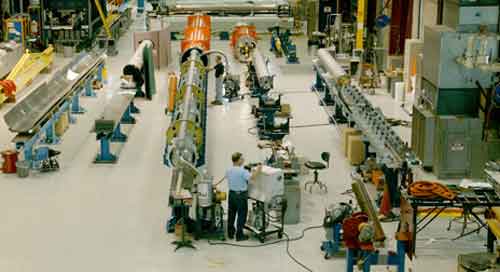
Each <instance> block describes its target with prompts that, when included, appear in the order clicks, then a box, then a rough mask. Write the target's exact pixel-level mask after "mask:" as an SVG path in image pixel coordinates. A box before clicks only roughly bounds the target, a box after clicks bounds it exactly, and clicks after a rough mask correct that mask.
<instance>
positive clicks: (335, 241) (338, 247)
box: [321, 223, 344, 259]
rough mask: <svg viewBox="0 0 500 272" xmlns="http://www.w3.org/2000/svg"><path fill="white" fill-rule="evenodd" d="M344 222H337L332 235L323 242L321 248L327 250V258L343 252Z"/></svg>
mask: <svg viewBox="0 0 500 272" xmlns="http://www.w3.org/2000/svg"><path fill="white" fill-rule="evenodd" d="M341 230H342V224H340V223H337V224H334V225H333V226H332V237H330V240H328V241H324V242H323V243H322V244H321V250H322V251H324V252H325V259H328V258H330V257H332V256H335V255H339V253H343V252H344V249H343V248H342V234H341Z"/></svg>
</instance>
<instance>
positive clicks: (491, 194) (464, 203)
mask: <svg viewBox="0 0 500 272" xmlns="http://www.w3.org/2000/svg"><path fill="white" fill-rule="evenodd" d="M401 195H402V197H403V198H404V200H406V201H407V202H408V203H409V205H410V206H411V208H412V211H411V212H412V215H413V218H412V222H411V224H412V226H411V227H410V229H411V230H413V231H412V234H413V239H412V241H413V247H412V248H411V249H410V250H412V253H415V249H416V241H417V234H418V233H420V232H421V231H422V230H424V229H425V228H426V227H427V226H429V224H431V223H432V222H433V221H434V220H435V219H436V218H437V217H438V216H439V215H440V214H441V213H442V212H443V211H444V210H446V209H449V208H460V209H463V212H464V214H469V215H471V216H472V218H473V219H474V220H475V221H476V222H477V223H478V225H479V227H478V228H476V229H474V230H471V231H469V232H467V233H464V234H461V235H460V236H458V237H456V238H454V240H457V239H460V238H463V237H465V236H468V235H470V234H472V233H475V232H477V231H479V230H480V229H482V228H486V229H487V230H488V232H489V228H488V225H487V224H486V222H485V220H483V219H482V218H480V217H479V215H478V213H477V212H476V211H475V210H474V209H475V208H486V209H490V208H492V207H496V206H500V194H499V193H498V191H495V190H491V189H490V190H468V191H459V192H457V196H456V198H455V199H454V200H446V199H443V198H432V199H429V198H418V197H413V196H411V195H409V194H408V193H407V192H406V191H403V192H401ZM419 208H431V210H430V211H428V212H427V214H426V215H425V216H423V217H422V218H421V219H420V220H418V218H417V217H418V209H419ZM489 240H490V239H488V249H489V250H490V251H491V250H492V249H493V243H492V241H489Z"/></svg>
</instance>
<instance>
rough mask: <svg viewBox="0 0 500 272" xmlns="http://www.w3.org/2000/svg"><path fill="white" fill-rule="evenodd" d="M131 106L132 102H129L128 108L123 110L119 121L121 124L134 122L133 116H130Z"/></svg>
mask: <svg viewBox="0 0 500 272" xmlns="http://www.w3.org/2000/svg"><path fill="white" fill-rule="evenodd" d="M134 107H135V106H134ZM132 108H133V106H132V104H130V105H129V106H128V108H127V109H126V110H125V112H124V113H123V116H122V120H121V121H120V123H121V124H128V125H132V124H135V118H134V117H133V116H132ZM118 126H120V125H118Z"/></svg>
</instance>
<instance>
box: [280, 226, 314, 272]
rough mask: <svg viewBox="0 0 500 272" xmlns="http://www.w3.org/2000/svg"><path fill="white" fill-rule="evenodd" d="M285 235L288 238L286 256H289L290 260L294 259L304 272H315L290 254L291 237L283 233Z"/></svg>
mask: <svg viewBox="0 0 500 272" xmlns="http://www.w3.org/2000/svg"><path fill="white" fill-rule="evenodd" d="M283 235H285V237H286V254H287V255H288V257H290V259H292V260H293V261H294V262H295V263H296V264H298V265H300V266H301V267H302V268H303V269H304V270H306V271H309V272H313V271H312V269H311V268H309V267H307V266H306V265H305V264H303V263H301V262H300V261H299V260H297V259H296V258H295V257H294V256H293V255H292V253H290V237H288V234H286V233H283Z"/></svg>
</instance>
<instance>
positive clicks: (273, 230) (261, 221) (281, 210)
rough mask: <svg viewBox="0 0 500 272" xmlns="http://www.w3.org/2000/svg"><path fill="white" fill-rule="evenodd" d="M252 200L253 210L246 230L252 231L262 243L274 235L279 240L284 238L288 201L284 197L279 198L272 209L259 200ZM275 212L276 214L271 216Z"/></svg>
mask: <svg viewBox="0 0 500 272" xmlns="http://www.w3.org/2000/svg"><path fill="white" fill-rule="evenodd" d="M250 200H251V201H252V209H251V210H250V214H249V216H248V221H247V224H246V225H245V229H247V230H249V231H251V232H252V233H253V234H254V236H255V237H256V238H257V239H258V240H259V241H260V242H261V243H264V242H265V241H266V238H267V237H268V236H270V235H273V234H277V237H278V239H281V238H283V232H284V222H285V211H286V200H285V199H284V198H283V197H280V198H279V199H278V198H277V199H276V200H275V203H274V204H273V206H272V207H269V206H268V205H267V204H266V203H265V202H262V201H259V200H257V199H253V198H250ZM266 206H268V207H266ZM273 212H274V214H271V213H273Z"/></svg>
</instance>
